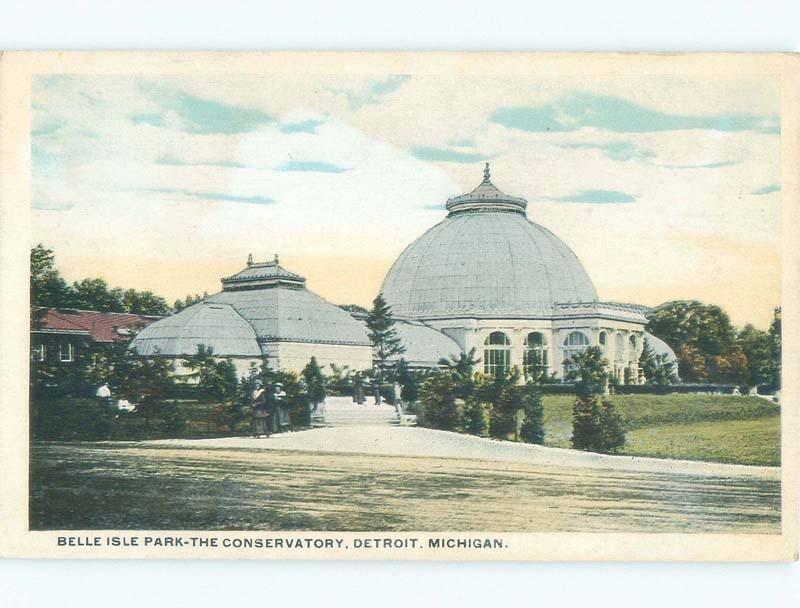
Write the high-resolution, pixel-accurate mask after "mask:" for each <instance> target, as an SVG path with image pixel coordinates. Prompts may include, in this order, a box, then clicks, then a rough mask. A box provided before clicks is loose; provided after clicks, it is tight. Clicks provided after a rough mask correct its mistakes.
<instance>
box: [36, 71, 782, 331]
mask: <svg viewBox="0 0 800 608" xmlns="http://www.w3.org/2000/svg"><path fill="white" fill-rule="evenodd" d="M31 99H32V116H33V119H32V127H31V160H32V172H33V173H32V177H33V179H32V206H33V233H32V242H31V244H32V245H33V244H36V243H39V242H42V243H44V244H45V245H47V246H48V247H50V248H52V249H54V250H55V253H56V263H57V265H58V267H59V269H60V270H61V272H62V274H63V275H64V276H65V277H66V278H67V279H68V280H70V281H72V280H77V279H80V278H83V277H86V276H92V277H94V276H101V277H104V278H105V279H107V280H108V281H109V283H111V284H112V285H115V286H121V287H125V288H128V287H133V288H137V289H150V290H152V291H154V292H155V293H157V294H159V295H162V296H164V297H166V298H167V300H168V301H169V302H172V301H174V300H175V299H177V298H183V297H184V296H186V295H187V294H195V293H200V294H202V293H203V292H204V291H208V292H209V293H214V292H216V291H219V289H220V283H219V279H220V278H221V277H223V276H228V275H231V274H234V273H235V272H237V271H238V270H240V269H241V268H242V267H243V266H244V264H245V260H246V258H247V256H248V254H250V253H252V254H253V257H254V258H255V259H256V260H269V259H272V257H273V255H274V254H276V253H277V254H280V259H281V263H282V264H283V265H284V266H285V267H287V268H288V269H289V270H292V271H294V272H298V273H300V274H303V275H304V276H306V277H307V286H308V287H309V289H311V290H312V291H315V292H316V293H318V294H320V295H322V296H323V297H325V298H327V299H329V300H331V301H333V302H335V303H338V304H344V303H355V304H361V305H367V304H368V303H369V302H370V301H371V300H372V298H373V297H374V296H375V295H376V294H377V292H378V290H379V289H380V284H381V282H382V280H383V277H384V275H385V273H386V272H387V271H388V269H389V267H390V265H391V264H392V262H393V261H394V259H395V258H396V257H397V255H398V254H399V253H400V252H401V251H402V250H403V249H404V248H405V247H406V246H407V245H408V244H409V243H410V242H412V241H413V240H414V239H415V238H416V237H417V236H419V235H420V234H422V233H423V232H424V231H425V230H427V229H428V228H429V227H431V226H433V225H434V224H436V223H437V222H439V221H441V220H442V219H443V218H444V216H445V209H444V203H445V201H446V200H447V198H449V197H452V196H456V195H459V194H462V193H464V192H468V191H470V190H472V189H473V188H474V187H475V186H477V185H478V184H479V183H480V181H481V179H482V176H483V164H484V162H487V161H488V162H490V163H491V170H492V181H493V183H494V184H495V185H496V186H498V187H499V188H500V189H501V190H503V191H505V192H507V193H508V194H511V195H515V196H521V197H524V198H526V199H527V200H528V217H529V218H530V219H531V220H532V221H534V222H536V223H539V224H541V225H543V226H545V227H547V228H548V229H550V230H551V231H553V232H554V233H555V234H556V235H558V236H559V237H560V238H562V239H563V240H564V241H565V242H566V243H567V244H568V245H569V246H570V247H571V248H572V249H573V251H575V253H576V254H577V255H578V257H579V258H580V259H581V261H582V262H583V264H584V266H585V267H586V269H587V271H588V273H589V275H590V276H591V277H592V279H593V281H594V283H595V286H596V288H597V291H598V293H599V296H600V298H601V299H603V300H610V301H621V302H632V303H637V304H645V305H651V306H654V305H657V304H659V303H661V302H664V301H667V300H671V299H697V300H701V301H704V302H707V303H714V304H719V305H720V306H722V307H723V308H724V309H725V310H726V311H727V312H728V313H729V314H730V316H731V318H732V320H733V322H734V323H735V324H737V325H740V326H741V325H744V324H745V323H753V324H755V325H756V326H758V327H762V328H766V327H767V326H768V325H769V322H770V320H771V318H772V309H773V307H775V306H778V305H780V276H781V271H780V263H781V260H780V205H781V190H780V122H779V114H780V93H779V83H778V82H777V81H774V80H771V79H770V78H768V77H766V76H763V77H762V76H755V75H747V74H743V75H739V76H736V77H730V76H722V75H720V76H719V77H717V78H709V77H706V78H704V79H703V80H698V79H693V78H690V77H688V76H687V77H682V76H681V75H680V74H675V75H672V76H657V77H655V76H654V77H642V76H636V77H634V76H630V77H626V76H619V75H616V76H613V77H600V76H597V77H593V78H587V77H585V76H583V77H580V78H578V77H565V76H561V77H556V76H552V75H549V76H548V75H540V76H526V77H513V78H512V77H509V76H493V75H484V76H481V75H472V76H465V75H455V74H454V75H453V76H452V77H449V76H442V75H441V74H439V75H408V74H371V75H354V76H352V77H345V76H342V75H341V74H337V75H329V74H318V75H309V74H305V75H287V74H256V75H242V74H232V75H228V76H221V75H214V76H210V75H209V76H208V77H200V76H192V77H189V76H175V77H167V76H158V77H151V78H147V77H132V76H84V75H78V76H68V75H45V76H38V77H36V78H35V79H34V82H33V88H32V97H31ZM479 249H480V244H479V243H476V254H478V252H479Z"/></svg>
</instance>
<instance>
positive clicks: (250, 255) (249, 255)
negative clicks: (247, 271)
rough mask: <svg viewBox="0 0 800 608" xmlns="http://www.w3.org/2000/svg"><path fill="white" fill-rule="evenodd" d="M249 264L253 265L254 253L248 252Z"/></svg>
mask: <svg viewBox="0 0 800 608" xmlns="http://www.w3.org/2000/svg"><path fill="white" fill-rule="evenodd" d="M247 265H248V266H252V265H253V254H252V253H248V254H247Z"/></svg>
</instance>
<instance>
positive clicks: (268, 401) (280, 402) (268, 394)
mask: <svg viewBox="0 0 800 608" xmlns="http://www.w3.org/2000/svg"><path fill="white" fill-rule="evenodd" d="M289 410H290V406H289V403H288V402H287V401H286V393H285V392H284V390H283V386H282V385H281V384H273V385H269V386H267V387H265V388H262V389H259V390H258V391H256V393H255V394H254V395H253V436H254V437H268V436H269V435H271V434H272V433H279V432H281V431H285V430H286V429H288V428H289V427H290V426H291V417H290V413H289Z"/></svg>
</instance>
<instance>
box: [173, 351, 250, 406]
mask: <svg viewBox="0 0 800 608" xmlns="http://www.w3.org/2000/svg"><path fill="white" fill-rule="evenodd" d="M182 363H183V364H184V366H186V367H187V368H188V369H190V370H192V373H191V374H190V375H191V376H193V377H194V378H197V386H198V388H199V389H200V390H201V391H202V392H203V393H205V395H207V396H209V397H211V398H214V399H220V400H223V401H229V400H232V399H234V397H235V396H236V385H237V384H238V378H237V376H236V367H235V366H234V364H233V361H231V360H230V359H225V360H223V361H217V359H216V357H215V356H214V349H213V348H212V347H210V346H209V347H206V345H205V344H198V345H197V352H196V353H195V354H194V355H191V356H189V357H186V358H184V359H183V361H182Z"/></svg>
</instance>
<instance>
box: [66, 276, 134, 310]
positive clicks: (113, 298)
mask: <svg viewBox="0 0 800 608" xmlns="http://www.w3.org/2000/svg"><path fill="white" fill-rule="evenodd" d="M72 291H73V293H74V295H73V307H74V308H80V309H83V310H99V311H102V312H125V307H124V305H123V304H122V295H123V291H122V290H121V289H119V288H114V289H110V288H109V286H108V283H106V281H105V279H100V278H97V279H82V280H80V281H75V283H73V284H72Z"/></svg>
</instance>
